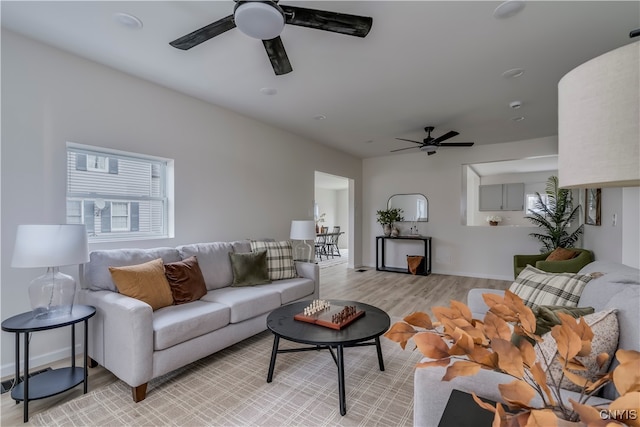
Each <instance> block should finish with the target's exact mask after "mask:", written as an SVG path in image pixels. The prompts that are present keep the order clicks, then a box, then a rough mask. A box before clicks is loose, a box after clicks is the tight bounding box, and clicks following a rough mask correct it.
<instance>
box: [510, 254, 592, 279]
mask: <svg viewBox="0 0 640 427" xmlns="http://www.w3.org/2000/svg"><path fill="white" fill-rule="evenodd" d="M593 260H594V258H593V252H591V251H590V250H588V249H578V248H570V249H565V248H556V249H554V250H553V251H550V252H545V253H542V254H536V255H514V256H513V277H514V278H517V277H518V274H520V272H522V270H524V268H525V267H526V266H527V265H531V266H533V267H535V268H537V269H538V270H542V271H547V272H549V273H577V272H578V271H580V269H581V268H582V267H584V266H585V265H587V264H589V263H590V262H593Z"/></svg>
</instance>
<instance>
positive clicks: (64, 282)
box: [29, 267, 76, 319]
mask: <svg viewBox="0 0 640 427" xmlns="http://www.w3.org/2000/svg"><path fill="white" fill-rule="evenodd" d="M75 295H76V282H75V280H74V279H73V277H71V276H69V275H67V274H63V273H60V270H59V269H58V267H49V268H48V269H47V272H46V273H45V274H44V275H42V276H40V277H37V278H36V279H34V280H33V281H32V282H31V284H30V285H29V300H30V302H31V309H32V310H33V315H34V317H35V318H37V319H40V318H54V317H63V316H68V315H70V314H71V310H72V309H73V300H74V298H75Z"/></svg>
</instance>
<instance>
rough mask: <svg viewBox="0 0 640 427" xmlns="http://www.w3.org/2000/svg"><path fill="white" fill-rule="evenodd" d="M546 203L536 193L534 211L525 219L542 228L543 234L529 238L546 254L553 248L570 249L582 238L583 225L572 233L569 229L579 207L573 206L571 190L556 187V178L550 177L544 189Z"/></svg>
mask: <svg viewBox="0 0 640 427" xmlns="http://www.w3.org/2000/svg"><path fill="white" fill-rule="evenodd" d="M545 193H546V195H547V202H546V203H545V202H544V200H543V199H542V196H541V195H540V193H538V192H536V196H538V200H536V204H535V208H536V211H530V212H528V215H527V217H526V218H527V219H528V220H529V221H531V222H532V223H534V224H535V225H537V226H538V227H540V228H542V229H543V230H544V231H545V233H542V232H540V233H530V234H529V236H531V237H533V238H535V239H538V240H539V241H540V242H541V243H542V244H543V247H542V248H541V249H540V252H548V251H551V250H553V249H555V248H558V247H560V248H572V247H574V245H575V244H576V242H577V241H578V239H579V238H580V236H582V233H583V232H584V225H582V224H581V225H580V226H579V227H578V228H577V229H576V230H574V231H573V232H571V233H570V232H569V231H570V230H569V227H570V225H571V223H572V222H573V221H576V220H577V218H578V212H579V211H580V205H577V206H575V207H574V206H573V198H572V197H571V190H567V189H566V188H560V187H558V177H557V176H550V177H549V179H548V180H547V186H546V188H545Z"/></svg>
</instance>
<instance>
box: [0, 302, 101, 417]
mask: <svg viewBox="0 0 640 427" xmlns="http://www.w3.org/2000/svg"><path fill="white" fill-rule="evenodd" d="M94 314H96V309H95V307H92V306H88V305H74V306H73V310H72V312H71V314H69V315H66V316H60V317H55V318H46V317H44V318H38V319H36V318H34V317H33V312H31V311H29V312H26V313H22V314H18V315H16V316H13V317H10V318H8V319H7V320H5V321H4V322H2V330H3V331H7V332H13V333H15V334H16V377H15V382H14V386H13V389H12V390H11V398H12V399H13V400H15V401H16V403H18V402H19V401H21V400H22V401H24V417H23V419H24V422H25V423H26V422H27V421H28V420H29V401H30V400H36V399H42V398H45V397H49V396H54V395H56V394H58V393H62V392H63V391H66V390H69V389H71V388H73V387H75V386H77V385H78V384H82V383H84V393H86V392H87V342H88V339H89V337H88V330H89V328H88V321H89V318H90V317H92V316H93V315H94ZM80 322H84V366H83V367H82V368H79V367H76V355H75V350H76V338H75V337H76V334H75V325H76V323H80ZM64 326H71V367H68V368H58V369H53V370H50V371H46V372H43V373H41V374H38V375H36V376H34V377H33V378H31V379H29V342H30V339H29V338H30V336H31V333H32V332H39V331H47V330H50V329H56V328H62V327H64ZM20 334H24V380H23V381H22V382H20Z"/></svg>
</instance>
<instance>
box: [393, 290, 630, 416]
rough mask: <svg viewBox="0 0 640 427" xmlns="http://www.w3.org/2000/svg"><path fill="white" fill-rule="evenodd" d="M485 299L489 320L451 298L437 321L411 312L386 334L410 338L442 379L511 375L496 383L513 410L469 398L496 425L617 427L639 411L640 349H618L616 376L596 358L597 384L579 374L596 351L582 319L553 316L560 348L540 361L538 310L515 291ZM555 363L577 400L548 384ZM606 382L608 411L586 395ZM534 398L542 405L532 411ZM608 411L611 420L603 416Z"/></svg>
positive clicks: (437, 313) (604, 357) (606, 357)
mask: <svg viewBox="0 0 640 427" xmlns="http://www.w3.org/2000/svg"><path fill="white" fill-rule="evenodd" d="M482 297H483V298H484V301H485V303H486V304H487V306H488V307H489V311H488V312H487V314H486V315H485V317H484V321H479V320H476V319H473V318H472V315H471V310H470V309H469V307H467V306H466V305H465V304H463V303H461V302H458V301H453V300H452V301H451V306H450V307H433V308H432V310H431V311H432V312H433V313H434V315H435V316H436V318H437V319H438V322H432V320H431V318H430V317H429V315H428V314H426V313H413V314H410V315H409V316H407V317H405V318H404V319H403V321H402V322H397V323H395V324H394V325H393V326H392V327H391V329H389V331H387V332H386V333H385V334H384V336H385V337H386V338H389V339H390V340H392V341H395V342H397V343H399V344H400V346H401V347H402V348H403V349H404V348H405V347H406V345H407V343H408V341H409V340H410V339H413V341H414V343H415V344H416V346H417V348H418V350H419V351H420V352H421V353H422V354H423V355H424V356H425V357H428V358H430V359H432V360H431V361H425V362H422V363H420V364H418V366H417V367H418V368H426V367H432V366H441V367H447V369H446V373H445V375H444V377H443V378H442V380H443V381H449V380H451V379H453V378H455V377H459V376H470V375H475V374H476V373H478V372H479V371H480V369H488V370H492V371H496V372H501V373H503V374H506V375H509V376H511V377H512V378H513V379H514V381H512V382H510V383H508V384H500V385H499V386H498V388H499V390H500V394H501V395H502V398H503V400H504V402H506V403H508V406H509V407H510V409H511V411H510V412H506V411H505V409H504V407H503V404H502V403H498V404H497V405H496V407H494V406H493V405H491V404H487V403H485V402H483V401H481V400H480V399H479V398H478V397H477V396H476V395H475V394H474V393H472V395H473V398H474V400H475V401H476V403H477V404H478V405H480V407H482V408H484V409H486V410H488V411H491V412H493V413H494V414H495V416H494V422H493V425H494V426H507V427H512V426H513V427H515V426H524V425H527V426H556V425H563V424H562V423H563V422H564V421H569V422H577V421H580V422H582V423H583V424H579V425H585V426H586V425H589V426H605V425H606V426H610V427H613V426H618V425H625V424H623V423H624V422H625V421H629V415H628V413H629V412H628V411H623V410H621V409H631V408H637V406H635V405H637V402H638V397H640V391H639V390H640V384H639V383H638V366H639V365H640V352H638V351H633V350H621V349H620V350H618V351H617V352H616V354H615V356H616V358H617V359H618V361H619V362H620V364H619V365H618V366H617V367H616V368H615V369H614V370H613V371H612V372H605V371H606V368H607V366H608V365H609V363H610V360H609V355H608V354H607V353H601V354H599V355H598V356H597V359H596V360H597V366H598V368H599V369H600V372H599V373H598V374H597V377H596V379H595V380H593V379H588V378H586V377H585V376H583V375H582V374H581V372H585V371H586V368H585V367H584V365H583V362H582V361H581V358H582V357H584V356H588V355H590V354H591V340H592V339H593V331H592V330H591V327H590V326H589V325H588V324H587V322H585V320H584V319H583V318H580V320H576V319H574V318H573V317H572V316H570V315H567V314H564V313H556V314H557V316H558V318H559V319H560V321H561V323H560V324H558V325H555V326H553V328H552V329H551V332H550V333H551V336H552V337H553V338H554V339H555V341H556V343H557V348H556V350H555V354H554V355H553V356H552V357H546V356H543V355H541V356H538V355H536V351H535V349H534V346H533V344H532V342H533V343H538V342H542V341H543V340H542V337H541V336H540V335H537V334H536V333H535V331H536V318H535V316H534V314H533V311H531V309H530V308H529V307H527V306H526V305H525V304H524V302H523V301H522V299H521V298H520V297H518V296H517V295H516V294H514V293H512V292H510V291H506V292H505V295H504V297H502V296H500V295H496V294H483V295H482ZM414 327H416V328H418V329H415V328H414ZM512 335H514V336H512ZM514 337H516V338H520V339H519V343H518V345H516V344H514V342H517V340H514V339H513V338H514ZM451 362H453V363H451ZM554 363H559V366H560V368H561V369H562V372H563V374H564V378H565V379H567V380H569V381H570V382H571V383H573V384H575V386H576V387H577V388H578V389H580V392H579V393H577V396H578V397H577V398H576V399H569V401H570V403H571V405H568V404H566V403H564V402H563V401H562V398H561V391H560V390H561V388H560V381H552V382H551V383H547V375H546V374H545V372H546V371H548V370H549V368H550V367H551V366H552V364H554ZM603 372H604V373H603ZM609 382H613V384H614V385H615V387H616V390H617V391H618V393H619V394H620V397H619V398H618V399H616V400H614V401H613V402H611V404H610V406H609V409H608V410H607V409H606V408H605V407H604V405H597V406H596V405H594V406H590V405H588V404H587V401H588V400H589V398H590V397H591V396H593V395H594V394H596V393H597V392H598V390H600V389H601V388H602V387H604V386H605V385H606V384H608V383H609ZM536 394H537V395H538V396H539V397H540V398H541V399H542V401H543V402H544V407H541V408H534V407H531V406H530V403H531V400H532V399H533V397H534V396H535V395H536ZM633 410H634V411H635V410H636V409H633ZM605 412H606V415H607V417H609V419H607V420H603V419H602V418H601V415H602V414H603V413H605ZM630 425H637V424H635V423H634V424H630Z"/></svg>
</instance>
